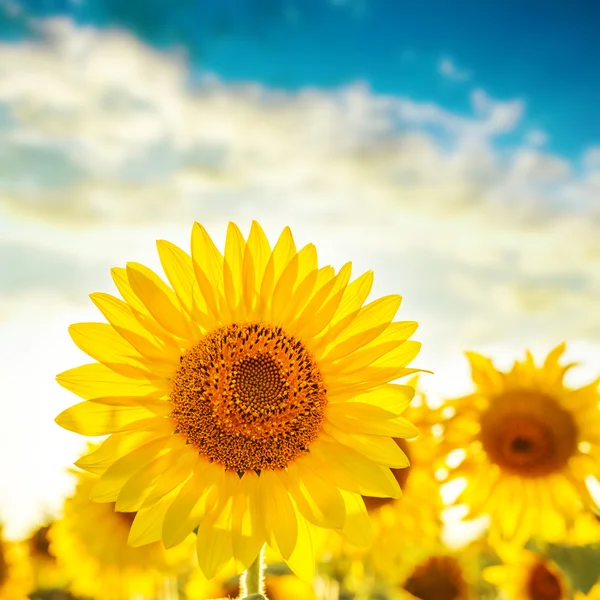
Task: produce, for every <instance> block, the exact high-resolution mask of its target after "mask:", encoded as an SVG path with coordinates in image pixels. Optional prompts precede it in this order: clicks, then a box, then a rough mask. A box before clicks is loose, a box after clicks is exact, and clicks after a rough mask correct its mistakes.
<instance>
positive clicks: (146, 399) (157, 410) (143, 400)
mask: <svg viewBox="0 0 600 600" xmlns="http://www.w3.org/2000/svg"><path fill="white" fill-rule="evenodd" d="M88 402H94V403H95V404H105V405H107V406H141V407H142V408H145V409H147V410H149V411H150V412H152V413H153V414H155V415H158V416H161V417H166V416H167V415H168V414H169V413H170V412H171V409H172V408H173V407H172V405H171V403H170V402H167V401H166V400H162V399H160V398H157V397H156V396H105V397H103V398H94V399H93V400H88Z"/></svg>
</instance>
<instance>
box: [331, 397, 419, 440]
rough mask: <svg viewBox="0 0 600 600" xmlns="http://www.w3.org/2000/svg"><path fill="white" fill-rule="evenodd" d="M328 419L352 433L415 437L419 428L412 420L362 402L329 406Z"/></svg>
mask: <svg viewBox="0 0 600 600" xmlns="http://www.w3.org/2000/svg"><path fill="white" fill-rule="evenodd" d="M327 420H328V421H329V422H330V423H331V424H332V425H334V426H335V427H337V428H339V429H342V430H343V431H347V432H350V433H363V434H375V435H389V436H392V437H399V438H414V437H416V436H417V435H419V430H418V429H417V428H416V427H415V426H414V425H413V424H412V423H411V422H410V421H407V420H406V419H404V418H402V417H398V416H396V415H395V414H394V413H392V412H390V411H387V410H385V409H383V408H379V407H378V406H373V405H371V404H366V403H362V402H339V403H335V404H330V405H329V406H328V407H327Z"/></svg>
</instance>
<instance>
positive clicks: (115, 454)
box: [75, 419, 173, 475]
mask: <svg viewBox="0 0 600 600" xmlns="http://www.w3.org/2000/svg"><path fill="white" fill-rule="evenodd" d="M172 431H173V424H172V423H170V422H169V421H168V420H167V419H164V420H162V421H156V422H154V423H153V424H152V427H150V426H149V427H146V428H144V429H141V430H135V431H127V432H125V433H114V434H112V435H111V436H109V437H108V438H107V439H106V440H104V442H102V444H100V446H99V447H98V449H97V450H94V451H93V452H90V453H89V454H86V455H85V456H82V457H81V458H80V459H79V460H77V461H76V462H75V465H76V466H77V467H79V468H80V469H83V470H84V471H88V472H89V473H95V474H97V475H101V474H102V473H104V471H106V469H108V467H110V465H112V464H113V463H114V462H115V461H116V460H118V459H119V458H121V457H123V456H125V455H126V454H128V453H129V452H131V451H132V450H135V449H136V448H139V447H140V446H143V445H144V444H146V443H147V442H149V441H152V440H153V439H156V438H166V437H168V436H170V435H171V433H172Z"/></svg>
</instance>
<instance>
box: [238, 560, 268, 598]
mask: <svg viewBox="0 0 600 600" xmlns="http://www.w3.org/2000/svg"><path fill="white" fill-rule="evenodd" d="M263 550H264V549H261V551H260V552H259V553H258V556H257V557H256V558H255V559H254V562H253V563H252V564H251V565H250V566H249V567H248V568H247V569H246V570H245V571H244V572H243V573H242V575H241V577H240V592H241V594H240V598H250V597H252V598H254V597H257V596H256V595H257V594H258V597H259V598H260V597H261V596H262V597H264V595H265V561H264V559H263Z"/></svg>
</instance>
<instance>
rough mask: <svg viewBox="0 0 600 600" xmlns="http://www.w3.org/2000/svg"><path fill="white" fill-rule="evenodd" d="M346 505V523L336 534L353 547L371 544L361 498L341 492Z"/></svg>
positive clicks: (368, 524) (367, 520)
mask: <svg viewBox="0 0 600 600" xmlns="http://www.w3.org/2000/svg"><path fill="white" fill-rule="evenodd" d="M341 493H342V497H343V498H344V503H345V505H346V522H345V524H344V527H342V528H341V529H339V530H338V533H339V534H340V535H341V536H342V537H343V538H344V539H345V540H346V541H347V542H348V543H349V544H352V545H353V546H358V547H366V546H370V545H371V543H372V542H373V533H372V529H371V522H370V520H369V515H368V514H367V509H366V508H365V503H364V501H363V499H362V498H361V496H359V495H357V494H352V493H350V492H346V491H344V490H341Z"/></svg>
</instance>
